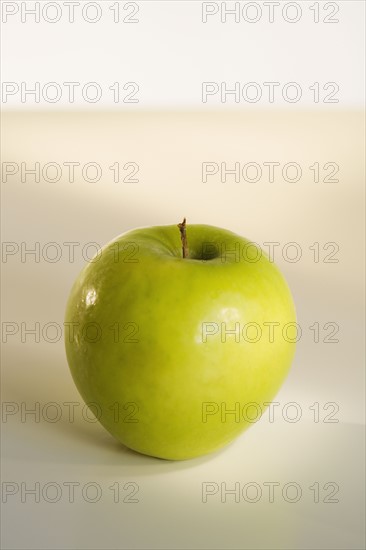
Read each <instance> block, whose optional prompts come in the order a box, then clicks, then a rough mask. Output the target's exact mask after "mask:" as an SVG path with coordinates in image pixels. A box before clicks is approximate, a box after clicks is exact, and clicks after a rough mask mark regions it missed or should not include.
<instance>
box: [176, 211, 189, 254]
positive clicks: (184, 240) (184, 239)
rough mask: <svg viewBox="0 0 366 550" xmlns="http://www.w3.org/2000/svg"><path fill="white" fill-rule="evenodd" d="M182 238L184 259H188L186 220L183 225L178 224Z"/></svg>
mask: <svg viewBox="0 0 366 550" xmlns="http://www.w3.org/2000/svg"><path fill="white" fill-rule="evenodd" d="M178 227H179V231H180V238H181V240H182V252H183V258H188V245H187V231H186V219H185V218H184V220H183V221H182V223H178Z"/></svg>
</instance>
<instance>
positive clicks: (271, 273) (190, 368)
mask: <svg viewBox="0 0 366 550" xmlns="http://www.w3.org/2000/svg"><path fill="white" fill-rule="evenodd" d="M187 241H188V249H189V257H188V258H185V259H183V257H182V245H181V238H180V232H179V229H178V228H177V226H176V225H174V226H159V227H150V228H140V229H135V230H132V231H129V232H127V233H124V234H122V235H121V236H119V237H117V238H116V239H115V240H113V241H111V242H110V243H108V244H107V245H106V246H105V247H104V248H103V249H102V252H101V254H100V256H99V259H97V261H93V262H91V263H89V264H88V265H86V266H85V267H84V269H83V270H82V271H81V273H80V275H79V277H78V278H77V280H76V282H75V283H74V286H73V288H72V291H71V294H70V297H69V301H68V304H67V309H66V318H65V322H66V323H73V325H68V326H73V327H74V330H73V334H72V331H71V330H70V331H68V333H66V340H65V344H66V353H67V359H68V363H69V366H70V369H71V373H72V376H73V379H74V381H75V384H76V386H77V388H78V390H79V392H80V394H81V395H82V397H83V399H84V400H85V402H86V403H87V404H90V403H94V405H93V406H92V405H91V406H90V407H91V409H92V410H93V411H94V412H96V415H97V417H98V419H99V420H100V422H101V423H102V425H103V426H104V427H105V428H106V429H107V430H108V431H109V432H110V433H111V434H112V435H113V436H114V437H116V438H117V439H118V440H119V441H120V442H122V443H123V444H124V445H126V446H127V447H129V448H131V449H134V450H135V451H138V452H140V453H143V454H146V455H151V456H155V457H159V458H164V459H170V460H183V459H189V458H193V457H197V456H200V455H204V454H207V453H210V452H213V451H215V450H217V449H219V448H221V447H223V446H224V445H226V444H228V443H229V442H230V441H232V440H233V439H234V438H235V437H236V436H238V435H239V434H240V433H241V432H242V431H243V430H244V429H245V428H247V427H248V426H250V425H251V424H252V423H253V422H252V421H251V420H253V418H255V416H256V414H255V412H256V410H255V407H254V408H248V409H246V407H247V404H248V403H256V404H257V405H258V406H260V407H261V409H262V411H263V410H264V409H265V408H266V406H265V405H264V403H267V404H268V402H270V401H271V400H272V399H273V397H274V395H275V394H276V392H277V391H278V389H279V387H280V385H281V383H282V382H283V380H284V378H285V376H286V374H287V372H288V370H289V368H290V365H291V362H292V358H293V355H294V351H295V343H293V342H289V341H288V340H289V338H286V339H285V338H284V337H283V336H282V328H283V326H284V325H286V324H287V323H294V322H296V314H295V309H294V304H293V300H292V297H291V294H290V291H289V289H288V286H287V284H286V282H285V280H284V278H283V276H282V275H281V273H280V271H279V270H278V268H277V267H276V266H275V265H274V264H273V263H272V262H270V261H269V260H268V258H267V256H266V255H265V254H264V253H263V252H262V254H261V257H260V259H259V260H258V261H253V260H254V258H255V256H256V249H254V248H253V244H251V243H250V241H248V240H247V239H245V238H243V237H240V236H238V235H236V234H234V233H232V232H230V231H227V230H224V229H220V228H217V227H213V226H209V225H188V226H187ZM207 243H210V244H207ZM235 247H237V250H238V247H239V249H240V251H241V252H240V258H238V257H237V256H235V254H234V253H230V252H231V251H233V250H234V249H235ZM118 250H119V252H118ZM210 251H212V254H209V252H210ZM243 251H245V253H244V252H243ZM268 322H270V323H279V325H278V326H277V327H278V328H277V331H275V333H274V336H275V337H274V341H272V342H270V338H269V327H268V325H263V323H268ZM93 323H94V325H93ZM207 323H216V325H214V324H211V325H210V326H208V325H207ZM222 323H224V325H222ZM235 323H239V329H240V331H242V328H243V326H244V325H246V324H247V323H257V324H258V325H259V326H260V327H261V330H262V336H261V337H260V339H259V340H258V341H256V342H254V341H250V342H248V341H246V340H245V339H244V338H243V337H242V335H241V334H240V339H239V342H238V341H236V340H237V339H238V338H237V337H236V336H235V335H231V336H230V334H229V333H227V335H226V339H225V337H224V330H222V327H225V328H226V330H227V331H229V330H233V329H235V326H238V325H235ZM96 327H97V328H96ZM117 327H119V334H117ZM203 327H205V330H209V331H210V334H208V335H207V336H206V338H204V337H203V330H204V329H203ZM207 327H208V328H207ZM215 327H216V328H217V331H216V333H215V334H211V332H212V333H213V332H214V331H215V330H216V329H215ZM86 329H87V330H86ZM247 334H248V335H249V336H248V338H247V340H248V339H249V340H254V339H255V330H253V332H251V331H250V330H249V332H248V333H247ZM205 339H206V341H204V340H205ZM94 340H95V341H94ZM134 340H136V341H134ZM222 340H224V341H222ZM207 403H209V404H210V405H207ZM236 403H239V404H240V411H241V412H240V418H238V415H235V414H230V413H229V410H233V409H235V407H236V406H238V405H235V404H236ZM225 410H226V412H227V414H225ZM259 410H260V409H259ZM203 411H204V412H205V414H203ZM215 411H216V412H215ZM243 411H244V412H243ZM206 413H207V414H206ZM244 413H245V414H244Z"/></svg>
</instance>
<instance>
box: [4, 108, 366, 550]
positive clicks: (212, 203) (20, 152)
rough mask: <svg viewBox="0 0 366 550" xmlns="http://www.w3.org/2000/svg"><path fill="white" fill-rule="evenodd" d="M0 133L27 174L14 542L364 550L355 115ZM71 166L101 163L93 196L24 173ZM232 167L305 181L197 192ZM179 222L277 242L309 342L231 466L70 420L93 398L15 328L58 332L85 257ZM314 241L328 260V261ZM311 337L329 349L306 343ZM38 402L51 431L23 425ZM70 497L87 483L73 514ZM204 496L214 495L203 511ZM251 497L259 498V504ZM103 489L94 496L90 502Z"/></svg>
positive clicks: (11, 293)
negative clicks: (205, 170)
mask: <svg viewBox="0 0 366 550" xmlns="http://www.w3.org/2000/svg"><path fill="white" fill-rule="evenodd" d="M4 136H5V137H6V143H5V144H4V151H3V159H4V160H6V161H8V162H10V161H11V162H13V163H15V164H16V165H17V166H18V168H19V171H18V173H17V174H15V175H13V176H9V178H8V181H7V182H4V183H3V190H2V195H3V201H5V204H6V207H5V208H4V212H3V226H2V228H3V231H2V233H3V235H2V237H3V241H5V242H7V243H16V246H19V252H16V253H15V254H14V255H9V256H8V257H7V261H6V263H5V262H4V261H3V264H2V272H3V277H2V284H3V295H2V322H3V323H4V322H6V323H9V322H12V323H15V324H16V326H17V327H18V329H19V331H18V332H17V334H15V335H13V336H9V337H8V339H7V342H6V344H4V345H3V355H2V359H3V361H2V363H3V367H2V369H3V370H2V393H3V401H4V402H5V403H6V405H5V407H7V408H6V409H3V423H2V453H3V459H2V481H3V505H2V541H3V547H4V548H9V549H14V550H15V549H19V548H27V549H28V548H29V549H34V550H35V549H80V550H81V549H85V548H90V549H115V548H123V549H131V548H136V549H140V548H144V549H150V548H151V549H162V548H167V549H168V548H169V549H186V548H189V549H196V548H201V549H203V548H205V549H206V548H215V549H226V548H228V549H229V548H233V549H239V548H245V549H253V548H258V549H259V548H266V549H330V548H332V549H345V548H347V549H360V548H363V544H364V539H363V536H364V535H363V532H364V500H363V495H364V481H365V480H364V469H363V463H364V444H363V435H364V428H363V425H362V422H363V420H362V419H363V399H364V389H363V388H364V375H363V362H362V357H363V344H364V333H363V312H362V300H363V263H362V254H363V252H362V250H363V231H362V213H363V191H362V166H361V165H360V161H359V159H360V158H362V154H361V151H362V118H361V115H360V113H359V112H357V111H347V112H346V111H337V112H336V113H335V112H329V111H328V112H326V111H320V110H319V111H317V112H316V111H313V112H310V111H296V112H293V113H291V112H287V113H282V112H280V111H276V112H270V111H267V112H266V111H263V112H261V111H256V112H251V113H249V112H246V111H242V112H230V111H229V112H221V113H219V112H214V111H207V112H198V111H197V112H194V111H192V112H139V113H115V112H114V113H112V112H110V113H108V112H101V113H93V114H90V113H75V112H74V113H53V114H50V113H47V112H45V113H42V114H40V113H17V112H10V113H7V114H6V115H4ZM72 161H76V162H79V163H81V165H82V166H83V165H84V164H86V163H88V162H94V163H98V164H99V165H100V167H101V169H102V172H103V176H102V178H101V179H100V181H98V182H94V183H91V182H88V181H85V179H84V178H83V177H82V173H81V171H76V172H75V174H76V176H75V181H74V182H70V181H68V175H67V172H66V170H64V169H63V170H62V177H61V179H60V181H58V182H53V183H51V182H48V181H45V180H44V179H43V178H41V181H40V182H39V183H36V182H35V181H34V179H33V177H32V176H28V175H26V177H25V180H26V181H24V182H22V181H21V163H22V162H25V163H27V167H28V168H29V167H31V166H32V165H34V163H35V162H39V163H40V166H41V168H42V167H44V165H45V164H47V163H49V162H55V163H58V164H59V165H60V166H63V163H65V162H72ZM221 161H226V162H227V163H234V162H240V163H241V164H242V165H244V164H246V163H248V162H257V163H258V164H260V165H261V166H262V167H263V163H264V162H272V161H275V162H279V163H281V166H283V165H284V164H286V163H288V162H296V163H298V164H299V165H300V166H301V168H302V174H303V175H302V178H301V180H300V181H298V182H296V183H291V182H286V181H284V180H283V179H282V178H280V177H279V178H277V179H275V181H274V182H272V183H271V182H269V181H268V177H267V176H264V175H263V178H262V180H260V181H258V182H256V183H253V182H251V183H250V182H245V181H243V180H241V181H240V182H238V183H237V182H235V181H234V180H233V178H232V177H231V178H228V180H227V182H226V183H222V182H221V181H220V179H219V177H211V178H210V179H208V181H207V182H206V183H203V182H202V178H201V171H202V162H217V163H220V162H221ZM115 162H119V163H120V164H121V166H123V165H124V164H125V163H127V162H135V163H137V164H138V166H139V173H138V180H139V181H138V182H132V183H128V182H120V183H115V182H114V181H113V177H112V172H111V170H110V169H109V166H111V165H112V164H114V163H115ZM315 162H319V163H320V166H321V167H322V166H323V165H324V164H325V163H327V162H335V163H336V164H337V165H338V166H339V173H338V175H337V176H336V177H337V178H338V179H339V182H330V183H329V182H324V181H320V182H318V183H316V182H314V172H313V171H312V170H310V169H309V167H310V166H312V165H314V163H315ZM321 170H322V168H321ZM321 179H324V173H323V172H321ZM183 216H186V217H187V219H188V223H208V224H212V225H217V226H222V227H226V228H228V229H231V230H233V231H235V232H237V233H239V234H242V235H244V236H247V237H249V238H250V239H252V240H254V241H256V242H257V243H259V244H260V245H263V243H266V242H278V243H280V245H279V246H278V247H277V248H276V251H278V252H276V254H277V256H276V257H275V259H276V262H277V264H278V265H279V266H280V268H281V269H282V271H283V272H284V274H285V276H286V278H287V280H288V282H289V285H290V287H291V289H292V292H293V295H294V299H295V303H296V308H297V312H298V318H299V323H300V325H301V327H302V328H303V337H302V338H301V340H300V341H299V344H298V349H297V353H296V357H295V361H294V364H293V367H292V370H291V372H290V375H289V377H288V378H287V380H286V382H285V383H284V385H283V387H282V389H281V391H280V393H279V394H278V396H277V397H276V401H277V402H278V403H279V405H278V407H277V408H276V409H275V416H274V421H273V422H271V421H270V418H269V416H268V413H266V414H265V415H264V416H263V418H262V419H261V420H260V421H259V422H258V423H257V424H256V425H254V426H253V427H252V428H251V429H249V430H248V431H247V432H245V433H244V434H243V435H242V436H240V437H239V438H238V439H237V440H236V441H235V442H233V443H232V444H231V445H230V446H228V447H227V448H225V449H223V450H222V451H220V452H219V453H217V454H213V455H211V456H207V457H203V458H199V459H195V460H190V461H184V462H169V461H163V460H158V459H154V458H150V457H146V456H142V455H139V454H136V453H134V452H132V451H129V450H128V449H125V448H123V447H122V446H121V445H119V444H118V443H116V442H115V441H114V440H113V438H112V437H111V436H110V435H109V434H108V433H107V432H106V431H105V430H104V428H102V427H101V426H100V425H99V424H95V423H92V422H87V421H86V420H85V419H84V418H83V416H82V414H81V412H80V410H81V408H82V406H81V405H80V407H79V409H77V411H76V413H75V419H74V421H73V422H70V418H69V415H68V408H67V405H65V403H67V402H78V403H80V402H81V400H80V397H79V395H78V392H77V390H76V388H75V386H74V383H73V381H72V379H71V375H70V372H69V369H68V366H67V362H66V358H65V352H64V346H63V341H62V339H61V340H60V341H58V342H56V343H51V342H48V341H47V339H45V338H43V337H42V335H41V337H40V342H35V338H34V336H32V335H30V334H27V333H26V332H25V329H24V330H23V329H22V325H21V324H22V323H24V325H23V327H26V328H32V326H34V324H35V323H36V322H38V323H40V327H41V328H42V327H43V326H44V325H46V324H47V323H50V322H52V323H58V324H59V325H60V326H62V323H63V315H64V308H65V302H66V299H67V296H68V293H69V290H70V287H71V284H72V282H73V281H74V279H75V278H76V276H77V274H78V273H79V271H80V269H81V267H82V266H83V265H84V263H85V262H84V259H83V256H82V253H81V250H82V249H83V247H84V246H85V245H86V244H87V243H90V242H94V243H99V244H100V245H103V244H104V243H105V242H107V241H108V240H110V239H112V238H113V237H114V236H116V235H117V234H119V233H122V232H123V231H126V230H127V229H130V228H134V227H138V226H145V225H160V224H172V223H177V222H178V221H180V220H181V219H182V217H183ZM71 241H72V242H77V243H80V246H78V247H77V248H76V249H75V250H76V252H75V259H74V261H73V262H71V261H70V258H69V256H68V248H67V247H66V245H65V244H64V243H67V242H71ZM50 242H56V243H58V244H59V246H60V248H61V251H62V256H61V258H60V260H59V261H58V262H55V263H51V262H49V261H47V260H45V259H44V257H43V256H42V255H41V256H40V261H39V262H37V261H35V257H34V256H32V255H26V256H25V257H24V258H22V256H21V253H20V251H21V249H22V246H26V247H27V249H31V248H34V247H36V246H40V250H41V251H42V250H43V249H44V247H45V245H47V243H50ZM290 242H296V243H297V244H298V246H300V248H301V252H302V256H301V259H300V260H299V261H298V262H296V263H291V262H290V261H288V260H286V259H284V257H283V255H282V251H283V249H284V248H285V247H286V245H287V243H290ZM21 243H26V244H25V245H22V244H21ZM35 243H40V244H39V245H36V244H35ZM314 243H319V247H320V249H319V250H320V258H319V261H318V262H316V261H314ZM327 243H335V245H331V246H332V247H334V246H336V247H337V250H338V247H339V250H338V251H337V252H336V254H335V255H334V256H333V258H334V259H337V260H339V261H338V262H336V263H329V262H326V261H324V260H325V259H326V255H327V254H329V253H330V252H332V251H333V250H334V248H328V249H326V250H324V248H323V247H324V246H325V245H326V244H327ZM309 247H313V248H312V249H310V248H309ZM46 250H47V249H46ZM92 252H93V251H92V250H91V253H92ZM316 322H317V323H319V326H320V342H319V343H316V342H314V332H313V331H312V330H311V329H310V328H309V327H310V326H312V325H313V324H314V323H316ZM326 323H335V324H337V325H338V327H339V331H338V334H337V336H336V337H335V338H336V339H338V340H339V341H338V342H334V343H327V342H324V339H325V338H326V336H327V335H329V334H330V330H331V329H330V328H329V326H328V328H325V329H324V325H325V324H326ZM3 326H4V325H3ZM7 326H9V325H7ZM331 326H332V327H334V326H335V325H331ZM22 340H23V341H22ZM293 402H294V403H296V404H297V407H300V411H301V418H299V421H298V422H296V423H295V422H290V421H288V419H287V420H286V414H287V413H288V416H291V414H293V411H294V409H292V411H291V410H290V409H288V403H293ZM50 403H56V407H57V410H59V411H61V417H60V419H59V420H57V421H56V422H51V421H50V420H49V418H48V417H47V415H49V417H52V414H54V411H55V410H56V409H55V408H54V409H53V410H52V405H51V406H50V405H47V404H50ZM314 403H318V404H319V405H314ZM3 406H4V405H3ZM45 406H46V407H45ZM35 407H36V408H37V407H39V410H40V411H41V412H40V417H39V419H36V418H35V416H34V415H32V414H26V409H32V408H33V409H34V408H35ZM47 407H51V408H47ZM286 407H287V408H286ZM317 407H318V409H317ZM317 410H318V412H319V417H318V418H316V417H315V416H314V415H315V414H316V411H317ZM4 411H5V414H4ZM284 411H285V412H284ZM10 413H12V414H10ZM284 417H285V418H284ZM36 420H39V421H36ZM316 420H318V421H316ZM331 420H333V421H331ZM70 482H75V485H74V487H75V494H74V499H71V498H70V492H69V491H70ZM205 482H210V483H212V484H213V485H212V487H215V488H217V489H218V492H217V493H216V494H215V495H211V496H208V497H207V502H203V499H202V487H203V484H204V483H205ZM271 482H273V483H275V484H276V485H275V486H274V487H275V492H274V497H273V499H270V497H269V486H268V484H269V483H271ZM4 483H5V484H6V485H4ZM37 483H38V484H39V486H36V485H35V484H37ZM127 483H133V484H137V485H128V486H126V484H127ZM248 483H251V484H256V485H250V486H246V484H248ZM289 483H290V484H296V485H293V486H292V485H290V486H287V485H286V484H289ZM22 484H23V485H22ZM47 484H50V485H47ZM87 484H91V485H87ZM221 484H223V485H221ZM225 484H226V485H225ZM235 484H239V489H240V495H243V491H244V493H245V491H246V490H248V495H249V496H248V498H247V499H246V500H245V498H243V496H240V499H239V502H236V499H235V495H234V494H229V493H228V494H227V495H226V502H222V500H225V494H224V492H225V491H224V488H225V487H226V489H227V490H230V489H233V488H234V487H235ZM245 486H246V488H245ZM258 486H259V489H258ZM32 487H33V488H36V490H38V489H39V495H40V496H39V502H36V501H35V500H36V497H35V496H34V494H33V495H32V494H31V493H29V492H27V491H28V490H31V489H32ZM37 487H38V489H37ZM111 487H112V489H111ZM117 487H119V490H120V493H119V496H117V493H116V490H117ZM236 487H238V485H236ZM310 487H312V488H310ZM134 488H135V489H136V490H137V489H138V492H137V493H136V494H135V496H134V497H130V498H131V499H132V498H134V499H135V500H136V502H126V500H128V495H129V494H130V493H131V491H132V490H134ZM255 488H257V489H258V490H259V491H260V493H259V498H258V501H257V502H250V500H253V498H254V497H253V495H254V493H253V491H254V490H257V489H255ZM96 491H99V496H100V499H99V500H98V501H97V502H91V501H92V500H93V499H94V496H95V495H96V494H97V493H96ZM251 491H252V492H251ZM286 491H288V493H287V492H286ZM292 491H298V494H299V499H298V500H297V502H288V500H291V499H294V496H293V495H294V494H295V493H293V492H292ZM286 495H287V496H288V498H287V496H286ZM126 497H127V498H126ZM56 498H57V499H58V500H57V502H51V501H52V499H56ZM4 499H5V501H4ZM70 500H73V502H70ZM115 500H116V501H117V502H115ZM271 500H273V502H271ZM317 500H319V502H317ZM329 500H330V501H332V502H328V501H329Z"/></svg>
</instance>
